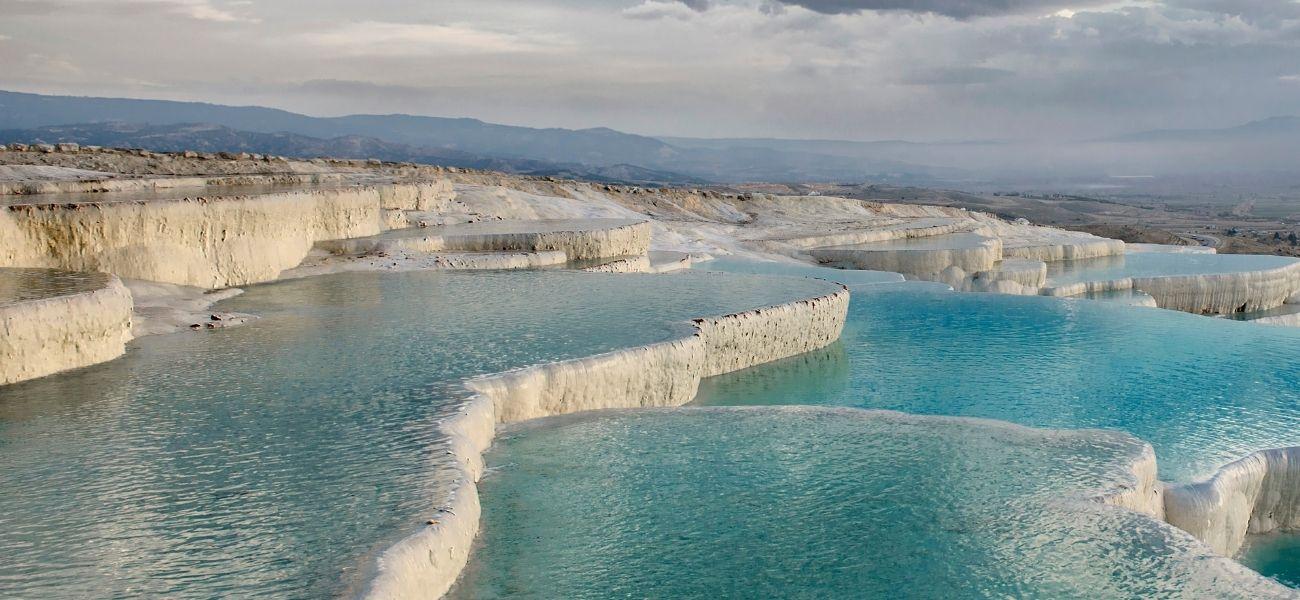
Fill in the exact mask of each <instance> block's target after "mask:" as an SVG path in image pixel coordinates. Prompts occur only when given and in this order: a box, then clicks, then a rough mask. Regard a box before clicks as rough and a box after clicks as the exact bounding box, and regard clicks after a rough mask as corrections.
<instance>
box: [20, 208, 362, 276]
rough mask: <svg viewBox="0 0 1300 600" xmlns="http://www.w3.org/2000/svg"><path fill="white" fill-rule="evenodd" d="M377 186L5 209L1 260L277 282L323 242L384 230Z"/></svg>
mask: <svg viewBox="0 0 1300 600" xmlns="http://www.w3.org/2000/svg"><path fill="white" fill-rule="evenodd" d="M379 206H380V192H379V190H378V189H376V188H368V187H366V188H363V187H351V188H338V189H331V190H314V191H301V192H287V193H276V194H266V195H261V196H249V197H223V198H216V199H196V200H184V201H160V202H149V203H130V202H119V203H103V204H89V205H76V206H51V205H44V206H21V207H12V208H9V209H0V266H14V267H46V268H59V269H66V270H71V271H106V272H111V273H114V274H117V275H120V276H122V277H128V278H132V279H145V280H150V281H160V282H165V283H175V284H180V285H192V286H196V287H202V288H208V289H213V288H222V287H229V286H236V285H243V284H248V283H256V282H261V281H269V280H272V279H275V278H276V276H278V275H279V274H280V272H281V271H282V270H284V269H288V268H290V267H293V266H295V265H297V264H298V263H299V262H301V261H302V259H303V258H304V257H306V256H307V253H308V252H309V251H310V250H311V247H312V245H313V244H314V243H315V242H317V241H319V240H326V239H335V238H344V237H357V236H367V235H375V234H377V233H379V230H380V208H379Z"/></svg>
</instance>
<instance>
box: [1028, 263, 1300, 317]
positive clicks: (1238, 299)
mask: <svg viewBox="0 0 1300 600" xmlns="http://www.w3.org/2000/svg"><path fill="white" fill-rule="evenodd" d="M1129 289H1137V290H1141V291H1143V292H1146V293H1147V294H1149V295H1150V296H1151V297H1152V298H1154V299H1155V301H1156V305H1157V306H1159V307H1161V308H1167V309H1171V310H1181V311H1184V312H1191V313H1198V314H1230V313H1237V312H1253V311H1257V310H1266V309H1269V308H1274V307H1277V306H1281V305H1282V304H1283V303H1285V302H1286V300H1287V299H1288V298H1290V297H1291V296H1292V295H1293V294H1295V293H1296V290H1300V262H1297V263H1293V264H1289V265H1284V266H1281V267H1276V268H1273V269H1266V270H1262V271H1243V272H1239V273H1216V274H1208V275H1169V276H1163V277H1124V278H1121V279H1112V280H1109V281H1085V282H1078V283H1069V284H1065V285H1061V286H1056V287H1045V288H1043V290H1042V294H1043V295H1044V296H1078V295H1081V294H1086V293H1099V292H1112V291H1119V290H1129Z"/></svg>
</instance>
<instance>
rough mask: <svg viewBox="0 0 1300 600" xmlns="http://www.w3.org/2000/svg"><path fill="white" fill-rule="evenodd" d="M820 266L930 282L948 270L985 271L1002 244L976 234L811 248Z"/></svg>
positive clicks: (999, 254)
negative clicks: (907, 276)
mask: <svg viewBox="0 0 1300 600" xmlns="http://www.w3.org/2000/svg"><path fill="white" fill-rule="evenodd" d="M809 254H811V255H812V256H813V258H816V259H817V260H818V261H819V262H822V263H833V264H836V265H842V266H846V267H849V268H853V269H862V270H867V271H894V272H898V273H903V274H905V275H912V276H915V277H920V278H922V279H933V278H935V277H937V276H939V275H940V274H941V273H943V272H944V271H946V270H948V269H950V268H956V269H961V270H962V271H963V272H964V273H978V272H980V271H988V270H991V269H993V268H994V266H996V265H997V263H998V261H1000V260H1002V240H1001V239H999V238H996V237H990V236H985V235H979V234H976V233H962V234H951V235H941V236H929V237H921V238H910V239H904V240H896V241H890V242H879V243H871V244H858V245H852V246H832V247H828V248H813V249H811V250H809Z"/></svg>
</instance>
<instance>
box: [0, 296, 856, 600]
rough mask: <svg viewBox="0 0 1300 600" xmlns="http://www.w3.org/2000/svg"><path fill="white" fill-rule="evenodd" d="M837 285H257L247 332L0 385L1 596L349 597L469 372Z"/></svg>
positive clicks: (436, 461)
mask: <svg viewBox="0 0 1300 600" xmlns="http://www.w3.org/2000/svg"><path fill="white" fill-rule="evenodd" d="M834 289H837V286H834V285H832V284H829V283H824V282H812V281H808V280H800V279H777V280H771V279H762V278H756V277H745V276H723V275H718V274H710V273H683V274H672V275H601V274H578V273H557V272H550V273H539V272H498V273H476V274H463V273H431V272H424V273H404V274H376V273H352V274H344V275H337V276H328V277H318V278H310V279H301V280H293V281H288V282H282V283H277V284H270V285H262V286H254V287H251V288H249V289H248V292H247V293H246V294H244V295H243V296H240V297H238V298H235V299H233V300H230V301H227V302H224V303H222V304H220V305H219V307H218V308H219V309H220V310H227V311H236V312H247V313H254V314H258V315H261V316H262V318H261V319H260V320H258V321H255V322H253V323H251V324H250V325H247V326H245V327H241V328H235V329H224V330H216V331H211V332H200V333H193V332H186V333H182V334H176V335H168V336H155V337H149V338H142V339H140V340H137V341H135V342H133V343H132V344H131V348H130V350H129V352H128V353H127V355H126V356H125V357H123V358H121V359H118V360H115V361H112V362H109V363H105V364H103V365H98V366H95V367H90V368H87V369H82V370H78V371H75V372H71V373H68V374H64V375H59V376H54V377H49V378H45V379H40V380H36V381H32V382H27V383H23V384H17V385H12V386H6V387H3V388H0V489H3V490H4V493H3V494H0V596H6V597H10V596H12V597H25V598H48V597H65V598H81V597H141V596H144V597H169V598H213V597H250V596H268V597H276V598H322V597H330V596H335V595H340V594H346V593H348V592H349V591H350V590H355V589H356V588H357V586H358V585H359V584H360V583H361V581H362V580H363V579H364V577H365V576H366V574H365V570H366V569H367V567H369V566H370V565H371V562H372V558H373V556H374V555H375V554H376V553H377V552H379V551H381V550H382V549H383V548H385V547H386V546H387V545H389V544H390V543H392V542H394V541H396V540H397V539H400V538H401V537H403V536H405V535H406V534H408V533H410V532H411V531H413V530H414V529H415V528H416V527H418V526H419V525H420V524H421V523H423V521H424V519H426V518H427V512H428V510H429V508H430V507H431V506H435V505H436V503H437V502H438V501H439V500H440V496H439V494H441V493H442V490H444V489H445V487H443V485H444V482H445V477H446V476H447V475H448V471H447V468H448V466H449V465H448V464H447V462H446V456H445V449H444V448H442V447H441V446H440V444H441V442H442V440H441V438H439V436H438V435H437V433H436V423H437V422H438V420H440V419H441V418H443V417H444V416H445V415H446V414H447V413H448V411H449V410H451V409H452V408H453V407H454V406H455V405H456V404H457V403H458V402H459V401H460V400H461V399H462V398H463V394H464V392H463V390H462V389H461V387H460V386H459V385H458V383H457V382H459V381H460V380H461V379H463V378H464V377H467V376H471V375H477V374H483V373H491V372H496V371H501V370H505V369H509V368H512V367H518V366H523V365H528V364H533V363H537V362H541V361H548V360H555V359H561V358H573V357H580V356H587V355H590V354H593V353H598V352H603V351H608V350H613V349H617V348H622V347H626V346H630V345H636V344H643V343H648V342H654V341H659V340H663V339H668V338H670V337H674V336H677V335H680V334H682V333H683V332H685V331H688V329H687V323H686V321H687V320H688V319H690V318H693V317H699V316H706V315H713V314H721V313H726V312H731V311H736V310H746V309H750V308H754V307H758V306H764V305H768V304H773V303H777V302H785V301H789V300H792V299H795V298H802V297H806V296H809V295H815V294H821V293H826V292H829V291H833V290H834Z"/></svg>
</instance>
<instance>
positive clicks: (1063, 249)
mask: <svg viewBox="0 0 1300 600" xmlns="http://www.w3.org/2000/svg"><path fill="white" fill-rule="evenodd" d="M1123 253H1124V242H1121V241H1120V240H1112V239H1107V238H1098V237H1093V238H1091V239H1089V238H1082V237H1079V238H1070V239H1069V241H1061V242H1060V243H1051V244H1033V245H1019V244H1015V245H1012V244H1008V245H1005V246H1003V247H1002V255H1003V256H1005V257H1006V258H1024V259H1029V260H1041V261H1045V262H1051V261H1057V260H1078V259H1084V258H1098V257H1102V256H1114V255H1117V254H1123Z"/></svg>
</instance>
